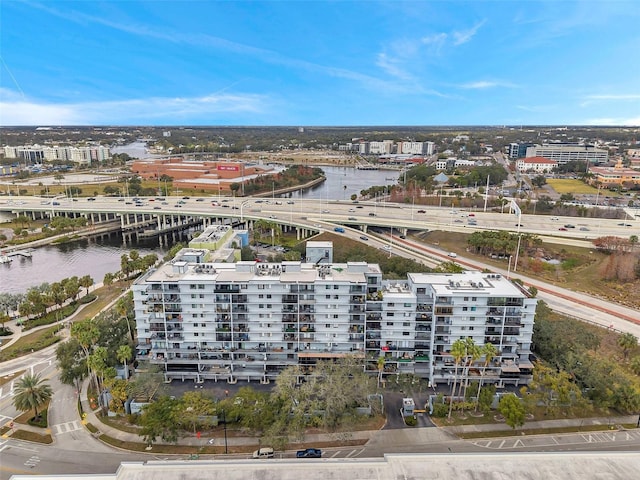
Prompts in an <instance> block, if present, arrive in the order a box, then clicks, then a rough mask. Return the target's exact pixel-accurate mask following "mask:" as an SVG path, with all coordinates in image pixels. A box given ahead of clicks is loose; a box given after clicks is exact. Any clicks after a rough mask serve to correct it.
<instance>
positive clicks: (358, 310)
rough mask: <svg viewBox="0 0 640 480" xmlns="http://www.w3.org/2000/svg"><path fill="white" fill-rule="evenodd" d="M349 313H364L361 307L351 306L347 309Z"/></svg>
mask: <svg viewBox="0 0 640 480" xmlns="http://www.w3.org/2000/svg"><path fill="white" fill-rule="evenodd" d="M349 313H364V306H361V305H351V306H350V307H349Z"/></svg>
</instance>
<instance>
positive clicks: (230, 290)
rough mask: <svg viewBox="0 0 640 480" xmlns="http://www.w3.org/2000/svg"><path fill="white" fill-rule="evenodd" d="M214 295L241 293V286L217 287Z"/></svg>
mask: <svg viewBox="0 0 640 480" xmlns="http://www.w3.org/2000/svg"><path fill="white" fill-rule="evenodd" d="M213 291H214V293H240V285H216V286H215V287H214V289H213Z"/></svg>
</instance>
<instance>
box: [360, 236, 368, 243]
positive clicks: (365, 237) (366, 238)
mask: <svg viewBox="0 0 640 480" xmlns="http://www.w3.org/2000/svg"><path fill="white" fill-rule="evenodd" d="M360 240H364V241H365V242H368V241H369V237H367V236H366V235H360Z"/></svg>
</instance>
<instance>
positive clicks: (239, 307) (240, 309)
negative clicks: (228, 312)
mask: <svg viewBox="0 0 640 480" xmlns="http://www.w3.org/2000/svg"><path fill="white" fill-rule="evenodd" d="M233 311H234V312H246V311H247V306H246V305H240V304H237V305H233Z"/></svg>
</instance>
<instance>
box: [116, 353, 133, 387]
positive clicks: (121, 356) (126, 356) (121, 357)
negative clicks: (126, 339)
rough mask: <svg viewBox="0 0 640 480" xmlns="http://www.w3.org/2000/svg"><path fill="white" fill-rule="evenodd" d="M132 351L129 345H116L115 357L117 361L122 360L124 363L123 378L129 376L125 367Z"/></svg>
mask: <svg viewBox="0 0 640 480" xmlns="http://www.w3.org/2000/svg"><path fill="white" fill-rule="evenodd" d="M131 355H132V351H131V346H130V345H120V346H119V347H118V351H117V352H116V357H117V359H118V361H119V362H122V364H123V365H124V371H125V374H124V378H125V380H126V379H127V378H129V369H128V368H127V362H128V361H129V360H130V359H131Z"/></svg>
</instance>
